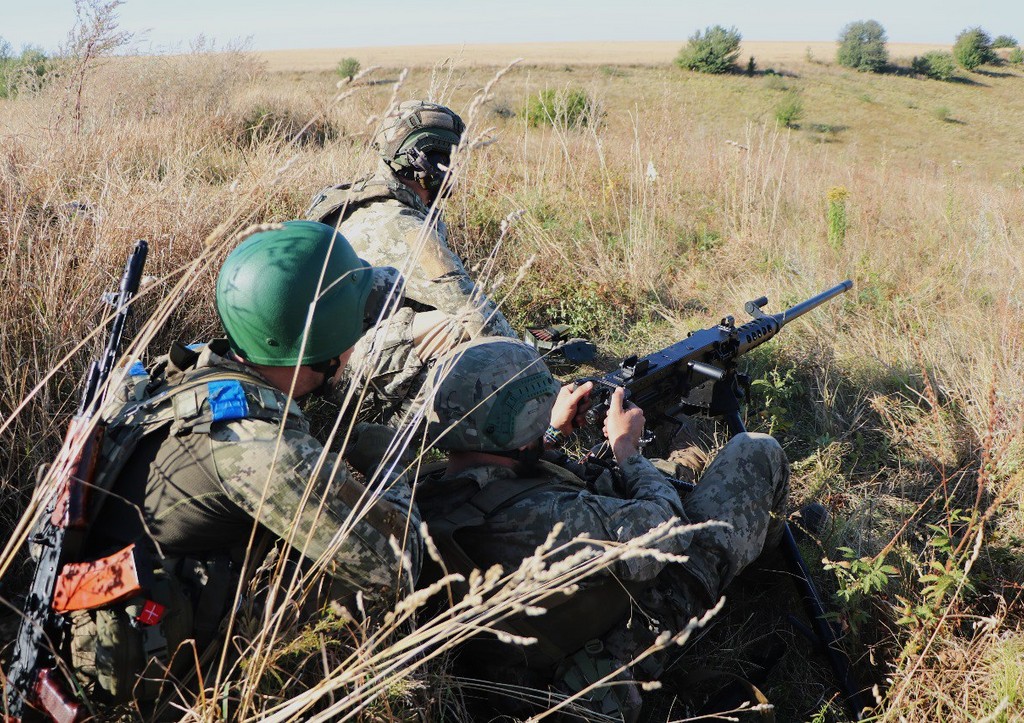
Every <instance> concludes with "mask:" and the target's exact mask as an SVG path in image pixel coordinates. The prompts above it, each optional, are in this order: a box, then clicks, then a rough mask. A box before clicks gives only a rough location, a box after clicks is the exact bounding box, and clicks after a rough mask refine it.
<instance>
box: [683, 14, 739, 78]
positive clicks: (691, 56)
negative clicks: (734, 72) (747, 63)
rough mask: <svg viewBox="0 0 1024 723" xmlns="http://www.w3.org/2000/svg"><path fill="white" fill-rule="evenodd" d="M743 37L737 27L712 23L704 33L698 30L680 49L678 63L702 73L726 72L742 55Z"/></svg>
mask: <svg viewBox="0 0 1024 723" xmlns="http://www.w3.org/2000/svg"><path fill="white" fill-rule="evenodd" d="M742 39H743V36H741V35H740V33H739V31H738V30H737V29H736V28H729V29H726V28H723V27H722V26H721V25H712V26H711V27H710V28H705V29H704V32H703V33H702V32H701V31H700V30H698V31H697V32H696V33H694V34H693V35H692V36H690V39H689V42H687V44H686V46H685V47H683V49H682V50H680V51H679V55H677V56H676V65H678V66H679V67H680V68H685V69H687V70H696V71H699V72H701V73H726V72H728V71H729V70H731V69H732V67H733V64H734V63H735V62H736V58H738V57H739V55H740V40H742Z"/></svg>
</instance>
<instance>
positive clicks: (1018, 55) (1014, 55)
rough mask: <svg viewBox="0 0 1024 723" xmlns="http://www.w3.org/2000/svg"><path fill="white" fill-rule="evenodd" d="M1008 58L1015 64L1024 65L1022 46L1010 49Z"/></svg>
mask: <svg viewBox="0 0 1024 723" xmlns="http://www.w3.org/2000/svg"><path fill="white" fill-rule="evenodd" d="M1006 59H1007V60H1008V61H1009V62H1011V63H1013V64H1014V65H1022V64H1024V50H1021V49H1020V48H1014V49H1013V50H1011V51H1010V54H1009V55H1008V56H1007V58H1006Z"/></svg>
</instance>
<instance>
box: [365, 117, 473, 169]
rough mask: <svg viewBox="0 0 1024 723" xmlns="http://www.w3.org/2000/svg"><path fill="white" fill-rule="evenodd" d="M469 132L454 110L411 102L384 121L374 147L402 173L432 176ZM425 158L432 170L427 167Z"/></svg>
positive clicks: (391, 165) (386, 161)
mask: <svg viewBox="0 0 1024 723" xmlns="http://www.w3.org/2000/svg"><path fill="white" fill-rule="evenodd" d="M465 130H466V124H465V123H463V122H462V118H460V117H459V115H458V113H456V112H455V111H453V110H452V109H450V108H446V107H445V106H443V105H438V104H437V103H428V102H426V101H422V100H407V101H405V102H404V103H401V104H400V105H399V106H398V107H397V108H395V109H394V110H392V111H391V112H390V113H388V115H387V116H386V117H385V118H384V121H383V122H382V123H381V125H380V128H379V129H378V130H377V133H376V135H375V136H374V138H373V147H374V150H376V151H377V152H378V153H379V154H380V157H381V158H383V159H384V162H385V163H387V164H388V165H389V166H390V167H391V169H392V170H394V171H396V172H398V173H402V174H410V173H412V174H415V173H417V172H419V173H424V174H427V175H432V174H431V172H430V171H429V170H428V169H429V168H430V167H433V173H436V171H437V169H436V160H437V158H438V156H444V157H447V156H449V155H451V152H452V148H454V147H455V146H457V145H458V143H459V140H460V139H461V138H462V133H463V132H464V131H465ZM423 159H426V164H427V166H428V168H423V164H424V160H423ZM442 176H443V171H442ZM438 183H440V181H439V180H438Z"/></svg>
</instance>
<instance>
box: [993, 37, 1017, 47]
mask: <svg viewBox="0 0 1024 723" xmlns="http://www.w3.org/2000/svg"><path fill="white" fill-rule="evenodd" d="M1017 45H1018V43H1017V38H1015V37H1013V36H1012V35H997V36H996V39H995V40H993V41H992V47H993V48H1016V47H1017Z"/></svg>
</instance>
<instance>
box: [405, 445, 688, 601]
mask: <svg viewBox="0 0 1024 723" xmlns="http://www.w3.org/2000/svg"><path fill="white" fill-rule="evenodd" d="M540 464H541V467H540V470H539V472H538V474H537V475H536V476H537V477H538V478H549V479H550V481H551V486H550V487H541V488H538V489H536V490H534V491H532V492H530V493H529V494H528V495H527V496H526V497H524V498H521V499H518V500H515V501H513V502H512V503H511V504H509V505H507V506H504V507H502V508H499V509H498V510H497V511H495V512H494V513H493V514H492V515H489V516H488V517H487V521H486V524H485V525H484V526H480V527H476V528H466V529H464V530H462V531H461V533H460V534H459V543H460V545H461V546H462V548H463V549H464V550H466V551H467V552H468V554H469V555H470V557H471V558H472V559H473V560H474V562H476V563H477V564H478V565H479V566H480V567H481V568H482V569H486V568H487V567H488V566H490V565H493V564H500V565H501V566H502V567H504V568H505V570H512V569H515V568H516V567H518V566H519V564H520V563H521V562H522V560H523V559H525V558H527V557H530V556H531V555H533V554H534V551H535V550H536V549H537V547H538V546H539V545H541V544H542V543H543V542H544V541H545V540H546V539H547V538H548V535H549V534H550V532H551V529H552V528H553V526H554V524H555V523H556V522H561V523H562V530H561V532H560V533H559V536H558V538H557V541H556V546H557V545H561V544H565V543H569V542H570V541H571V540H572V539H573V538H575V537H577V536H580V535H586V536H587V537H589V538H591V539H596V540H607V541H610V542H620V543H622V542H628V541H629V540H632V539H634V538H636V537H639V536H641V535H643V534H645V533H647V532H649V531H650V530H651V528H653V527H656V526H657V525H659V524H661V523H663V522H666V521H668V520H671V519H679V520H681V521H684V522H685V521H686V515H685V513H684V511H683V506H682V503H681V502H680V500H679V495H678V493H677V492H676V491H675V489H674V488H673V486H672V485H671V484H670V483H669V482H668V481H667V480H666V479H665V476H664V475H663V474H662V473H661V472H659V471H658V470H657V469H656V468H655V467H654V465H653V464H652V463H651V462H650V461H649V460H648V459H646V458H645V457H643V456H641V455H639V454H636V455H634V456H632V457H630V458H629V459H627V460H626V461H625V462H623V464H622V465H620V468H621V470H622V472H623V474H622V482H623V488H622V493H623V494H622V496H621V497H613V496H610V495H603V494H594V493H592V492H589V491H587V490H586V489H585V485H584V482H583V480H581V479H579V478H578V477H576V476H575V475H573V474H572V473H570V472H569V471H567V470H564V469H561V468H558V467H556V466H555V465H553V464H550V463H547V462H541V463H540ZM516 479H517V475H516V472H515V471H514V470H512V469H510V468H508V467H504V466H500V465H486V466H480V467H472V468H470V469H467V470H463V471H462V472H460V473H458V474H457V475H450V476H445V477H442V478H441V479H440V480H438V481H437V482H432V483H428V484H429V485H430V487H429V489H431V490H432V492H431V493H430V494H429V495H424V497H422V498H421V508H422V513H423V517H424V519H425V520H426V522H427V525H428V527H429V525H430V523H431V520H433V519H436V518H439V517H443V516H445V515H447V514H448V513H450V512H451V511H452V510H453V509H455V508H456V507H458V506H459V505H461V504H462V503H464V502H465V501H466V499H467V497H468V496H469V495H471V494H472V492H473V486H474V485H475V486H476V488H477V489H483V488H484V487H486V486H487V485H490V484H494V483H505V484H509V483H510V481H514V480H516ZM466 480H471V481H472V482H473V483H474V485H470V490H469V491H468V493H466V492H463V494H462V495H459V494H457V493H456V494H454V495H450V496H446V495H444V494H443V493H442V490H444V488H445V487H446V486H450V485H453V484H454V483H456V482H465V481H466ZM513 483H514V482H513ZM574 487H575V489H574ZM426 489H428V488H425V490H426ZM578 544H582V543H578ZM686 544H687V543H686V540H685V539H683V537H682V536H677V537H675V538H674V539H671V540H667V541H664V542H662V543H660V545H659V547H661V549H662V550H663V551H664V552H670V553H679V554H682V553H683V552H684V550H685V547H686ZM577 549H579V547H578V546H577V547H573V546H570V547H569V548H567V551H566V554H567V555H568V554H571V553H572V552H574V551H575V550H577ZM664 564H665V563H664V562H661V561H658V560H654V559H652V558H651V557H643V556H636V557H630V558H628V559H626V560H621V561H619V562H617V563H615V565H614V566H613V567H612V569H611V571H612V572H613V573H614V574H615V575H616V576H617V577H618V578H619V579H620V580H623V581H626V582H645V581H649V580H651V579H653V578H654V577H656V576H657V574H658V573H659V572H660V571H661V569H662V567H664Z"/></svg>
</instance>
